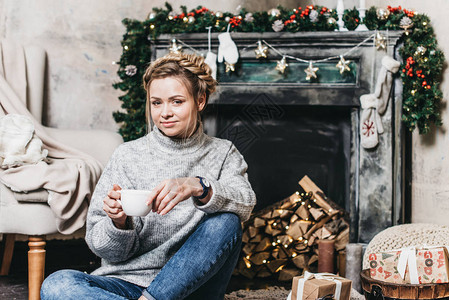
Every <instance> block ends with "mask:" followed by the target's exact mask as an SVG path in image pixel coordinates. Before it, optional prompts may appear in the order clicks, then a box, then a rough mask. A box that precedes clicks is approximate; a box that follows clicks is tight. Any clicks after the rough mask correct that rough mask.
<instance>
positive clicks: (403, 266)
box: [369, 246, 449, 284]
mask: <svg viewBox="0 0 449 300" xmlns="http://www.w3.org/2000/svg"><path fill="white" fill-rule="evenodd" d="M448 254H449V253H448V251H447V248H446V247H441V246H432V247H426V246H423V247H417V249H415V247H408V248H404V249H399V250H395V251H387V252H382V253H371V254H370V255H369V263H370V273H371V278H373V279H378V280H382V281H386V282H391V283H400V284H404V283H412V284H424V283H447V282H449V262H448ZM401 270H402V272H401ZM404 271H405V272H404ZM401 273H403V275H405V276H401Z"/></svg>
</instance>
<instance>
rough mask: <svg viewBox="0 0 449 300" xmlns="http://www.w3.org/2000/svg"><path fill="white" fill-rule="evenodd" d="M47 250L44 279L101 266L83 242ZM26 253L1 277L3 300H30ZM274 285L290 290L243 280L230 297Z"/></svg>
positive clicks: (23, 246)
mask: <svg viewBox="0 0 449 300" xmlns="http://www.w3.org/2000/svg"><path fill="white" fill-rule="evenodd" d="M46 250H47V256H46V260H47V261H46V272H45V273H46V274H45V276H48V275H49V274H51V273H53V272H55V271H57V270H60V269H75V270H80V271H86V272H91V271H93V270H95V269H96V268H97V267H98V266H99V265H100V259H99V258H98V257H96V256H95V255H94V254H93V253H92V252H91V251H90V250H89V248H88V247H87V245H86V243H85V242H84V240H69V241H48V242H47V246H46ZM27 251H28V245H27V243H26V242H16V245H15V249H14V256H13V260H12V263H11V270H10V275H9V276H0V299H2V300H3V299H5V300H6V299H7V300H14V299H17V300H22V299H24V300H25V299H28V287H27ZM273 285H277V286H283V287H285V288H286V289H290V288H291V286H289V283H284V284H282V283H279V282H275V281H274V280H273V279H258V280H250V279H247V278H244V277H232V279H231V282H230V283H229V286H228V293H229V292H232V291H236V290H241V289H243V290H257V289H266V288H267V287H269V286H273ZM290 285H291V284H290Z"/></svg>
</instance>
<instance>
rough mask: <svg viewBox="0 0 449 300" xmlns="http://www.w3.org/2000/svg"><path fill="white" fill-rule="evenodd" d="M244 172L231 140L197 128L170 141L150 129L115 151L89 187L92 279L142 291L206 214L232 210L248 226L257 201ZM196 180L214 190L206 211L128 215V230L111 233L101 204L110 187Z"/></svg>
mask: <svg viewBox="0 0 449 300" xmlns="http://www.w3.org/2000/svg"><path fill="white" fill-rule="evenodd" d="M246 169H247V164H246V162H245V161H244V159H243V157H242V155H241V154H240V153H239V152H238V150H237V149H236V147H235V146H234V145H233V144H232V143H231V142H230V141H227V140H223V139H219V138H215V137H209V136H207V135H206V134H204V133H203V130H202V127H201V126H200V127H199V129H198V130H197V131H196V132H195V133H194V135H193V136H191V137H190V138H188V139H187V140H182V141H181V140H176V139H171V138H169V137H167V136H165V135H163V134H162V133H161V132H160V131H159V129H157V127H154V129H153V131H151V132H150V133H149V134H148V135H146V136H144V137H142V138H140V139H137V140H135V141H131V142H127V143H124V144H122V145H120V146H119V147H118V148H117V149H116V150H115V152H114V154H113V155H112V157H111V159H110V161H109V162H108V164H107V166H106V167H105V169H104V171H103V174H102V176H101V178H100V180H99V182H98V184H97V186H96V188H95V192H94V194H93V196H92V201H91V204H90V207H89V213H88V216H87V232H86V242H87V244H88V245H89V247H90V249H91V250H92V251H93V252H94V253H95V254H96V255H98V256H99V257H101V258H102V263H101V267H100V268H98V269H97V270H95V271H94V272H93V273H92V274H94V275H107V276H114V277H118V278H121V279H123V280H126V281H129V282H132V283H134V284H137V285H139V286H142V287H147V286H149V285H150V283H151V281H152V280H153V279H154V277H155V276H156V275H157V273H158V272H159V271H160V269H161V268H162V267H163V266H164V265H165V264H166V262H167V261H168V260H169V259H170V257H171V256H173V254H174V253H175V252H176V251H177V250H178V249H179V248H180V247H181V245H182V244H183V242H184V241H185V240H186V239H187V237H188V236H189V235H190V234H191V233H192V232H193V231H194V230H195V228H196V226H197V225H198V223H199V222H200V221H201V219H202V218H203V216H204V215H205V214H208V213H214V212H222V211H226V212H234V213H236V214H237V215H239V216H240V219H241V220H242V221H245V220H247V219H248V218H249V215H250V213H251V211H252V209H253V207H254V205H255V202H256V197H255V194H254V191H253V190H252V188H251V185H250V183H249V181H248V176H247V173H246ZM195 176H202V177H205V178H207V180H208V181H209V182H210V184H211V186H212V190H213V195H212V197H211V199H210V201H209V202H208V203H207V204H205V205H201V203H199V202H198V203H197V202H196V201H194V200H193V198H190V199H188V200H185V201H182V202H180V203H179V204H178V205H176V206H175V207H174V208H173V209H172V210H171V211H170V212H169V213H168V214H166V215H164V216H161V215H158V214H157V213H153V212H150V213H149V214H148V215H147V216H146V217H132V222H131V223H132V226H131V227H132V228H131V229H127V230H122V229H118V228H116V227H115V226H114V224H113V222H112V220H111V219H110V218H109V217H108V216H107V215H106V213H105V212H104V211H103V198H104V197H105V196H106V195H107V192H108V191H109V190H110V189H111V188H112V185H113V184H115V183H116V184H118V185H120V186H121V187H122V188H123V189H140V190H151V189H153V188H154V187H155V186H156V185H157V184H159V183H160V182H161V181H162V180H164V179H168V178H178V177H195Z"/></svg>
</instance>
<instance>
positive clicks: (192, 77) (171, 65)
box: [143, 53, 217, 130]
mask: <svg viewBox="0 0 449 300" xmlns="http://www.w3.org/2000/svg"><path fill="white" fill-rule="evenodd" d="M166 77H177V78H178V79H180V80H181V81H182V82H183V83H184V85H185V87H186V89H187V91H188V92H189V93H190V94H191V96H192V97H193V99H194V100H195V102H196V104H198V99H200V98H201V97H203V96H205V106H206V105H207V102H208V100H209V96H210V95H211V94H212V93H213V92H214V91H215V87H216V85H217V81H216V80H215V79H214V78H213V77H212V70H211V69H210V67H209V66H208V65H207V64H206V63H205V62H204V58H203V57H201V56H198V55H195V54H183V53H181V54H172V53H171V54H167V55H165V56H163V57H160V58H158V59H156V60H155V61H153V62H152V63H151V64H150V66H149V67H148V68H147V69H146V71H145V74H144V75H143V87H144V88H145V91H146V92H147V101H146V110H145V113H146V119H147V125H148V129H149V130H151V126H149V124H150V123H151V116H150V85H151V82H152V81H153V80H154V79H163V78H166ZM196 107H198V106H196ZM197 119H198V122H200V121H201V116H200V114H199V112H197Z"/></svg>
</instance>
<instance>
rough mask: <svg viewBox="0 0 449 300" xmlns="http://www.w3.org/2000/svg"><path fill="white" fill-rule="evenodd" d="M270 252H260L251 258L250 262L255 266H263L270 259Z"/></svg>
mask: <svg viewBox="0 0 449 300" xmlns="http://www.w3.org/2000/svg"><path fill="white" fill-rule="evenodd" d="M270 255H271V254H270V253H269V252H259V253H256V254H254V255H253V256H251V258H250V260H251V262H252V263H253V264H255V265H261V264H263V263H264V261H266V260H267V259H268V258H269V257H270Z"/></svg>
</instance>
